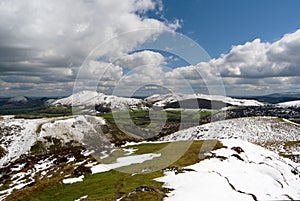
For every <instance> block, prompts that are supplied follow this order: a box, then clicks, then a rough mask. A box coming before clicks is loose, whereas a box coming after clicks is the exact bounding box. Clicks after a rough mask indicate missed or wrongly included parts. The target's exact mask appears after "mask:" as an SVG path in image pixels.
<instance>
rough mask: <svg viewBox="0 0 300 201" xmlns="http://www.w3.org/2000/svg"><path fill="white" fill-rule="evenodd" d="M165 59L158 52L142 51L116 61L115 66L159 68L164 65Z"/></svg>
mask: <svg viewBox="0 0 300 201" xmlns="http://www.w3.org/2000/svg"><path fill="white" fill-rule="evenodd" d="M164 61H165V58H164V56H163V55H161V54H160V53H158V52H153V51H149V50H144V51H142V52H135V53H133V54H129V55H126V56H124V57H122V58H120V59H119V60H117V61H116V64H118V65H120V66H123V67H126V68H130V69H133V68H137V67H140V66H145V65H153V66H160V65H162V64H163V63H164Z"/></svg>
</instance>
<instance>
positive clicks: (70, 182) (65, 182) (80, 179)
mask: <svg viewBox="0 0 300 201" xmlns="http://www.w3.org/2000/svg"><path fill="white" fill-rule="evenodd" d="M83 178H84V176H83V175H81V176H80V177H77V178H67V179H64V180H63V181H62V182H63V183H64V184H72V183H77V182H81V181H83Z"/></svg>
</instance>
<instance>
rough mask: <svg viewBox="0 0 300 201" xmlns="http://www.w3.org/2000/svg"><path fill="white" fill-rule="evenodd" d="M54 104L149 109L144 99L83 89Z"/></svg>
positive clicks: (117, 108) (118, 108)
mask: <svg viewBox="0 0 300 201" xmlns="http://www.w3.org/2000/svg"><path fill="white" fill-rule="evenodd" d="M52 105H68V106H85V107H94V106H95V105H104V106H107V107H109V108H111V109H112V110H114V109H116V110H124V109H126V108H128V107H130V108H132V109H135V108H138V107H141V108H144V109H147V108H146V107H145V106H144V104H143V100H141V99H135V98H124V97H117V96H113V95H105V94H103V93H98V92H95V91H81V92H78V93H75V94H72V95H71V96H69V97H67V98H63V99H59V100H57V101H55V102H53V103H52Z"/></svg>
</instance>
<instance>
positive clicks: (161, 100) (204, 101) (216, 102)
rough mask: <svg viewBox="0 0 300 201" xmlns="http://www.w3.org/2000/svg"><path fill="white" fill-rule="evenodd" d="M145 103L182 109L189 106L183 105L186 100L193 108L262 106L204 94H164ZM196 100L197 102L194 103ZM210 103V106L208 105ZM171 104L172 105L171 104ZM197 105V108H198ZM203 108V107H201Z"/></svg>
mask: <svg viewBox="0 0 300 201" xmlns="http://www.w3.org/2000/svg"><path fill="white" fill-rule="evenodd" d="M145 100H146V101H148V102H150V103H152V104H153V106H155V107H163V108H168V107H174V103H175V105H176V106H175V107H178V106H179V105H182V106H183V107H184V108H185V107H188V106H191V103H185V102H186V101H188V100H194V103H192V104H193V105H194V107H195V108H214V109H220V108H223V107H226V106H262V105H264V104H263V103H260V102H258V101H256V100H248V99H235V98H231V97H226V96H217V95H205V94H164V95H159V94H157V95H153V96H150V97H148V98H146V99H145ZM195 100H197V102H195ZM208 102H210V104H209V103H208ZM171 103H173V105H172V104H171ZM198 105H199V107H198ZM202 105H203V106H204V107H203V106H202ZM201 106H202V107H201Z"/></svg>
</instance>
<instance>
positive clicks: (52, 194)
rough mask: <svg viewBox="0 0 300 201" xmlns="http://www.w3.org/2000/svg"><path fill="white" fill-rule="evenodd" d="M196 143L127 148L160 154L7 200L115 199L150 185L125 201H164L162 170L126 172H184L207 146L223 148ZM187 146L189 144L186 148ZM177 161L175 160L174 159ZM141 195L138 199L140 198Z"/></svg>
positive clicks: (215, 143)
mask: <svg viewBox="0 0 300 201" xmlns="http://www.w3.org/2000/svg"><path fill="white" fill-rule="evenodd" d="M203 142H204V141H194V142H176V143H157V144H156V143H155V144H141V145H135V146H129V147H126V148H136V149H138V150H137V151H136V152H135V154H146V153H155V152H156V153H161V154H162V156H161V157H160V158H155V159H153V160H151V161H145V162H144V163H142V164H134V165H130V166H128V167H124V168H120V169H119V171H117V170H111V171H108V172H104V173H98V174H89V175H86V177H85V178H84V181H83V182H79V183H74V184H62V183H61V182H59V181H60V180H61V179H62V178H59V179H57V181H55V182H52V183H51V184H50V185H48V186H47V187H46V188H45V186H44V185H42V184H41V183H36V184H35V185H33V186H31V187H28V188H26V189H24V190H19V191H15V192H14V193H13V194H12V195H10V196H9V197H8V198H7V200H24V201H26V200H45V201H48V200H49V201H50V200H51V201H53V200H60V201H69V200H75V199H78V198H80V197H82V196H84V195H88V198H89V199H88V200H116V199H117V198H119V197H121V196H126V195H128V194H129V193H130V192H133V191H135V190H136V189H137V188H139V187H140V186H150V187H151V189H159V190H151V191H140V192H137V193H136V194H134V195H133V194H131V195H130V196H127V198H126V199H125V200H162V198H163V197H164V196H165V194H164V193H165V192H167V191H165V192H163V188H162V187H161V186H162V183H159V182H157V181H154V180H153V179H154V178H157V177H160V176H163V171H162V170H159V169H158V170H157V171H153V172H149V173H144V174H134V175H132V174H131V173H126V172H127V171H128V170H130V172H132V171H136V172H140V171H141V170H142V169H143V168H145V167H150V166H152V167H153V166H157V167H159V168H160V167H163V166H168V167H172V168H174V167H175V168H176V169H179V170H180V169H182V168H183V167H185V166H187V165H191V164H194V163H197V162H199V161H200V158H201V157H199V152H200V150H201V153H203V152H205V149H206V148H205V146H203V145H209V146H207V151H210V147H211V146H214V149H218V148H221V147H223V145H222V144H221V143H220V142H218V141H206V142H205V144H203ZM187 145H190V146H189V147H187V148H186V146H187ZM180 147H183V148H186V149H187V151H186V152H185V153H184V154H183V155H182V156H181V157H179V159H178V160H175V162H173V163H172V164H171V165H168V164H166V161H168V160H166V159H170V158H172V157H173V156H172V155H176V154H174V153H176V149H178V148H180ZM175 159H176V157H175ZM137 195H138V196H137Z"/></svg>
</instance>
